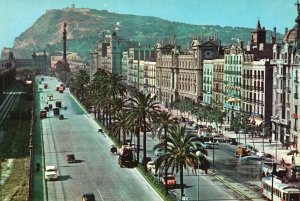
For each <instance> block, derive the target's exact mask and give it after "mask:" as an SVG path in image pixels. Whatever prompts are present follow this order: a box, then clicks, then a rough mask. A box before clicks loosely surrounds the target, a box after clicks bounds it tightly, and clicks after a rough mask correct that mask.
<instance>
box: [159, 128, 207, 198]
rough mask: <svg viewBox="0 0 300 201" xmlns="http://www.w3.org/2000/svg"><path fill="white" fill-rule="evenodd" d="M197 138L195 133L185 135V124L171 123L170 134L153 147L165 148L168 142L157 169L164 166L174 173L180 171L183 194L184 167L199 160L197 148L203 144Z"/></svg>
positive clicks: (182, 192)
mask: <svg viewBox="0 0 300 201" xmlns="http://www.w3.org/2000/svg"><path fill="white" fill-rule="evenodd" d="M196 139H197V136H196V135H194V134H189V135H185V125H184V126H180V125H171V127H170V131H169V135H167V136H166V137H165V138H163V140H162V141H161V142H160V143H158V144H157V145H155V146H154V148H153V149H157V148H163V147H164V146H165V144H167V152H166V153H164V154H163V155H161V156H160V157H158V159H157V160H156V163H155V169H156V170H157V169H158V168H160V167H164V168H165V169H167V170H169V169H171V172H172V173H174V171H175V172H176V173H178V172H180V188H181V196H183V195H184V187H183V169H186V168H187V166H189V165H190V164H191V162H195V161H198V160H199V159H198V157H197V155H196V153H195V150H198V147H199V146H201V145H199V144H198V142H197V141H196ZM201 150H203V149H200V151H201ZM204 154H205V153H204ZM165 183H167V181H165Z"/></svg>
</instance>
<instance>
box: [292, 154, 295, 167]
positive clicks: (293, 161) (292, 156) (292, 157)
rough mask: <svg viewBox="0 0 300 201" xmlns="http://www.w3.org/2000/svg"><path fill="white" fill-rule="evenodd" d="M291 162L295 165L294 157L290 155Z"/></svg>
mask: <svg viewBox="0 0 300 201" xmlns="http://www.w3.org/2000/svg"><path fill="white" fill-rule="evenodd" d="M292 163H293V164H294V165H295V157H294V155H292Z"/></svg>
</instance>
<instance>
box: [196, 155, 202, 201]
mask: <svg viewBox="0 0 300 201" xmlns="http://www.w3.org/2000/svg"><path fill="white" fill-rule="evenodd" d="M196 155H197V160H198V170H197V176H198V178H197V201H199V200H200V195H199V169H200V160H199V157H200V156H201V155H202V153H201V151H197V152H196Z"/></svg>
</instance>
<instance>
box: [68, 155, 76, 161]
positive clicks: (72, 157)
mask: <svg viewBox="0 0 300 201" xmlns="http://www.w3.org/2000/svg"><path fill="white" fill-rule="evenodd" d="M66 161H67V162H68V163H74V162H76V159H75V155H74V154H68V155H66Z"/></svg>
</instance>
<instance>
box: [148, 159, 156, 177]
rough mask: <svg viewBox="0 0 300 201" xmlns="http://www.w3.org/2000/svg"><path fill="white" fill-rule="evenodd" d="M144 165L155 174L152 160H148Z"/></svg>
mask: <svg viewBox="0 0 300 201" xmlns="http://www.w3.org/2000/svg"><path fill="white" fill-rule="evenodd" d="M146 166H147V170H148V171H150V172H151V173H152V174H154V175H155V174H156V173H155V163H154V161H149V162H148V163H147V165H146Z"/></svg>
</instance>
